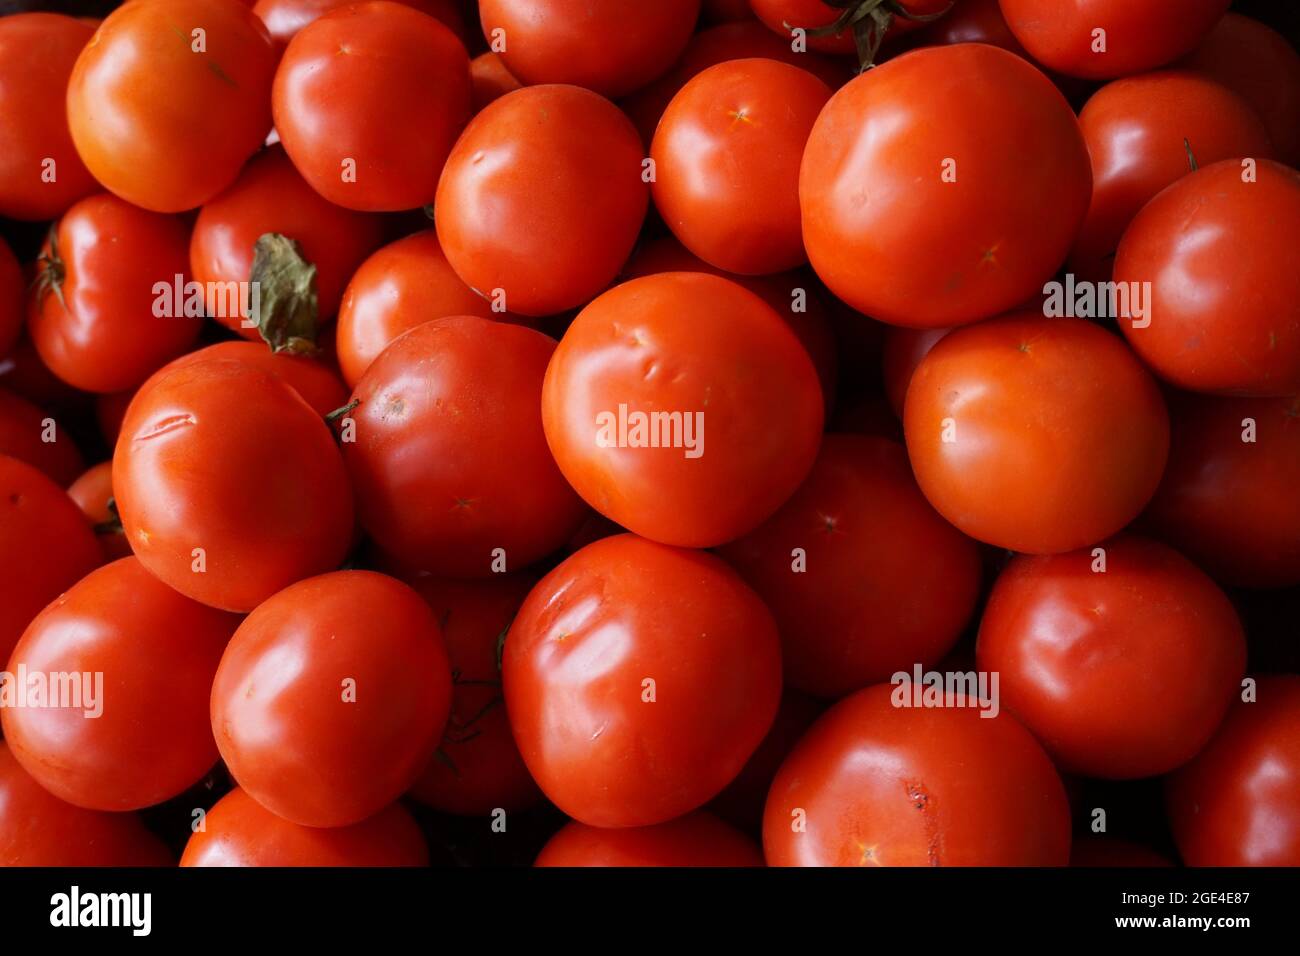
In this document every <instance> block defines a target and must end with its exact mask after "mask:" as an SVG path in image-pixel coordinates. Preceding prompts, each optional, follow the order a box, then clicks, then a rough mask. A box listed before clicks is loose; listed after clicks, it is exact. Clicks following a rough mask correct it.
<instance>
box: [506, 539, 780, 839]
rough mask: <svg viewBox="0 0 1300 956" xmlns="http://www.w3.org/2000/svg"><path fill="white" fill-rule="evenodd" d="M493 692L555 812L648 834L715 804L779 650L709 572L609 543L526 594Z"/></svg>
mask: <svg viewBox="0 0 1300 956" xmlns="http://www.w3.org/2000/svg"><path fill="white" fill-rule="evenodd" d="M502 680H503V683H504V687H505V698H506V708H507V711H508V713H509V715H510V726H511V728H512V729H513V731H514V735H515V742H516V743H518V744H519V751H520V753H521V754H522V755H523V758H524V763H525V764H527V766H528V769H529V771H530V772H531V773H532V775H533V779H534V780H536V781H537V783H538V785H539V786H540V787H541V788H542V791H543V792H544V793H545V794H546V795H547V797H549V798H550V799H551V801H552V802H553V803H555V805H556V806H558V807H559V808H560V809H561V810H563V811H564V812H565V813H567V814H568V815H569V816H571V817H573V818H574V819H575V820H579V821H581V822H583V823H586V824H588V825H590V826H600V827H631V826H649V825H652V824H656V823H663V822H665V821H668V820H672V819H674V818H675V817H679V816H681V815H682V814H684V813H687V812H689V811H691V810H694V809H695V808H697V807H699V806H701V805H703V804H704V803H706V802H707V801H708V800H710V799H712V798H713V797H715V796H716V795H717V794H718V793H719V792H720V791H721V790H722V789H723V787H725V786H726V785H727V784H728V783H730V782H731V780H732V779H733V778H734V777H735V776H736V774H737V773H738V772H739V771H740V769H741V768H742V767H743V766H744V764H745V762H746V760H748V759H749V757H750V755H751V754H752V753H753V752H754V750H755V749H756V748H757V747H758V745H759V743H760V741H761V740H762V739H763V737H764V735H765V734H766V733H767V730H768V728H769V727H770V726H771V724H772V719H773V716H774V715H775V714H776V710H777V705H778V702H779V699H780V695H781V659H780V643H779V640H778V638H777V633H776V624H775V623H774V622H773V620H772V615H771V613H770V612H769V611H768V610H767V608H766V607H764V606H763V603H762V601H760V600H759V598H758V596H757V595H756V594H754V592H753V591H751V590H750V589H749V588H748V587H747V586H746V585H745V584H744V582H742V581H741V580H740V577H739V576H738V575H737V574H736V573H735V572H734V571H732V570H731V569H730V568H728V567H727V566H726V565H725V564H724V563H723V562H722V561H721V560H720V559H718V558H716V557H714V556H713V555H710V554H705V553H703V552H699V551H688V550H684V549H680V548H670V547H668V546H666V545H661V544H655V543H654V542H651V541H646V540H645V539H644V538H638V537H636V536H635V535H630V534H624V535H616V536H614V537H609V538H602V539H600V540H598V541H596V542H594V543H592V544H589V545H587V546H586V547H585V548H583V549H582V550H581V551H578V552H577V553H576V554H574V555H572V556H571V557H570V558H568V559H567V560H566V561H564V562H563V563H561V564H560V565H559V566H558V567H557V568H556V569H555V570H553V571H552V572H551V573H550V574H548V575H547V576H546V577H544V578H543V579H542V580H541V581H540V582H539V583H538V585H537V586H536V587H535V588H534V589H533V591H532V593H530V594H529V596H528V598H527V600H525V601H524V605H523V607H522V608H521V609H520V611H519V614H518V616H517V617H516V618H515V620H514V623H513V624H511V626H510V632H509V634H508V635H507V636H506V641H505V653H504V656H503V660H502Z"/></svg>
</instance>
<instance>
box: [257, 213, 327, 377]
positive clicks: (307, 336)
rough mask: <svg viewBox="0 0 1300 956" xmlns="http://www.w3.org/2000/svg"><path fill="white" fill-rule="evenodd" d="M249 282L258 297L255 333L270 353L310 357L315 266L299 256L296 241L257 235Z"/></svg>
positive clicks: (312, 351) (314, 316) (314, 322)
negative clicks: (268, 347)
mask: <svg viewBox="0 0 1300 956" xmlns="http://www.w3.org/2000/svg"><path fill="white" fill-rule="evenodd" d="M249 281H250V284H252V286H253V287H254V288H255V289H256V290H257V295H258V297H259V302H258V307H257V309H256V312H257V331H258V333H259V334H260V335H261V336H262V340H263V341H264V342H266V344H267V345H269V346H271V351H273V352H289V353H290V354H293V355H314V354H315V353H316V352H317V351H318V349H317V347H316V334H317V326H318V322H317V319H318V308H317V300H316V266H315V265H313V264H312V263H310V262H308V261H307V260H306V259H305V258H304V257H303V254H302V247H301V246H299V245H298V243H297V241H296V240H293V239H290V238H289V237H288V236H282V235H280V234H279V233H276V232H268V233H264V234H263V235H261V236H259V237H258V240H257V244H256V245H255V246H254V247H253V267H252V270H251V271H250V274H249Z"/></svg>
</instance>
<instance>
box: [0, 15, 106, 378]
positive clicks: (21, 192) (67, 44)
mask: <svg viewBox="0 0 1300 956" xmlns="http://www.w3.org/2000/svg"><path fill="white" fill-rule="evenodd" d="M94 32H95V31H94V28H93V27H91V26H89V25H87V24H85V23H82V22H81V21H79V20H75V19H73V18H72V17H65V16H62V15H61V14H56V13H19V14H15V15H12V16H7V17H5V18H3V19H0V116H3V117H4V127H3V129H4V133H3V136H4V143H5V148H4V151H3V153H0V216H8V217H10V218H13V219H30V220H37V219H54V218H57V217H58V216H60V215H62V214H63V211H64V210H65V209H67V208H68V207H69V206H71V205H72V204H73V203H74V202H76V201H77V200H78V199H80V198H81V197H82V196H87V195H89V194H90V193H92V192H94V190H95V181H94V179H92V178H91V176H90V172H89V171H88V170H87V169H86V166H85V164H84V163H83V162H82V161H81V157H80V156H78V155H77V151H76V149H74V148H73V145H72V135H71V134H70V133H69V132H68V118H67V111H66V109H65V107H64V100H65V99H66V97H67V91H68V76H69V75H70V74H71V73H72V64H73V63H75V62H76V60H77V55H78V54H79V53H81V50H82V48H83V47H85V45H86V42H87V41H88V40H89V39H90V37H91V34H93V33H94ZM4 351H5V350H4V348H3V347H2V346H0V355H3V354H4Z"/></svg>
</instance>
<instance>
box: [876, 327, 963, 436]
mask: <svg viewBox="0 0 1300 956" xmlns="http://www.w3.org/2000/svg"><path fill="white" fill-rule="evenodd" d="M951 331H952V330H951V329H943V328H939V329H903V328H898V327H892V328H890V329H889V330H888V331H887V332H886V333H885V348H884V351H883V352H882V353H881V356H880V361H881V374H882V376H883V378H884V385H885V397H886V398H887V399H888V400H889V407H890V408H891V409H893V411H894V414H895V415H897V416H898V417H899V418H900V419H901V418H902V417H903V405H904V403H905V402H906V401H907V386H908V385H910V384H911V383H912V376H913V375H914V374H916V367H917V366H918V365H920V364H921V360H922V359H923V358H925V357H926V356H927V355H929V354H930V349H932V348H934V346H935V343H937V342H938V341H939V340H940V339H941V338H943V337H944V336H945V335H947V334H948V333H949V332H951Z"/></svg>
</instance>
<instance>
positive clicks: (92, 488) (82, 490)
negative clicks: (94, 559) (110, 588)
mask: <svg viewBox="0 0 1300 956" xmlns="http://www.w3.org/2000/svg"><path fill="white" fill-rule="evenodd" d="M68 497H69V498H71V499H72V500H73V501H75V502H76V504H77V507H78V508H80V509H81V513H82V514H84V515H85V516H86V520H87V521H88V522H90V526H91V528H93V529H94V531H95V537H97V538H98V539H99V546H100V548H101V549H103V552H104V561H105V562H107V561H116V560H117V559H118V558H125V557H128V556H129V555H130V554H131V542H129V541H127V540H126V535H125V534H124V533H123V532H122V526H121V524H120V523H119V522H118V521H117V519H116V516H115V515H114V514H113V512H112V511H111V510H110V509H109V507H108V503H109V502H110V501H112V500H113V463H112V462H111V461H101V462H100V463H99V464H98V465H93V466H92V467H91V468H90V469H89V470H87V471H86V472H85V473H84V474H83V475H82V476H81V477H80V478H78V479H77V480H76V481H74V482H73V483H72V484H71V486H69V488H68Z"/></svg>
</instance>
